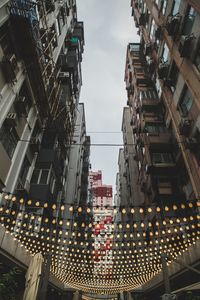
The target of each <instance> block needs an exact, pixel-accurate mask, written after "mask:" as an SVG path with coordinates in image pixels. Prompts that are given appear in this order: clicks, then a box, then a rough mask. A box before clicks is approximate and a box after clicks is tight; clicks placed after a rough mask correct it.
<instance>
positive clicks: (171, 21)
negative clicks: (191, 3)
mask: <svg viewBox="0 0 200 300" xmlns="http://www.w3.org/2000/svg"><path fill="white" fill-rule="evenodd" d="M180 22H181V16H180V15H179V14H176V15H175V16H169V17H168V20H167V24H166V30H167V32H168V34H169V35H171V36H174V35H176V34H177V32H178V29H179V25H180Z"/></svg>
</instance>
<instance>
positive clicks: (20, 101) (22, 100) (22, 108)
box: [14, 96, 27, 115]
mask: <svg viewBox="0 0 200 300" xmlns="http://www.w3.org/2000/svg"><path fill="white" fill-rule="evenodd" d="M14 106H15V110H16V112H17V114H19V115H27V111H26V97H24V96H17V97H16V99H15V102H14Z"/></svg>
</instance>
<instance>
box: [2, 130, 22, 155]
mask: <svg viewBox="0 0 200 300" xmlns="http://www.w3.org/2000/svg"><path fill="white" fill-rule="evenodd" d="M18 140H19V137H18V135H17V132H16V130H15V128H13V127H11V128H10V127H6V126H5V125H3V126H2V127H1V129H0V142H1V143H2V145H3V147H4V148H5V150H6V152H7V154H8V156H9V158H10V159H11V158H12V157H13V154H14V152H15V148H16V146H17V143H18Z"/></svg>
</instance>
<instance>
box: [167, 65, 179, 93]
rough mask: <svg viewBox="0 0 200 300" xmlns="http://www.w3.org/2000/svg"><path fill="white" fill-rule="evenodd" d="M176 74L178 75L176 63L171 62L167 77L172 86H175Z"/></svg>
mask: <svg viewBox="0 0 200 300" xmlns="http://www.w3.org/2000/svg"><path fill="white" fill-rule="evenodd" d="M178 76H179V69H178V68H177V65H176V63H175V62H173V64H172V67H171V70H170V75H169V78H170V79H171V80H172V85H173V87H174V88H175V87H176V83H177V80H178Z"/></svg>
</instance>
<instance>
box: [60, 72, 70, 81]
mask: <svg viewBox="0 0 200 300" xmlns="http://www.w3.org/2000/svg"><path fill="white" fill-rule="evenodd" d="M58 77H59V79H60V80H61V81H66V80H68V79H69V78H70V73H69V72H60V73H59V75H58Z"/></svg>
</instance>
